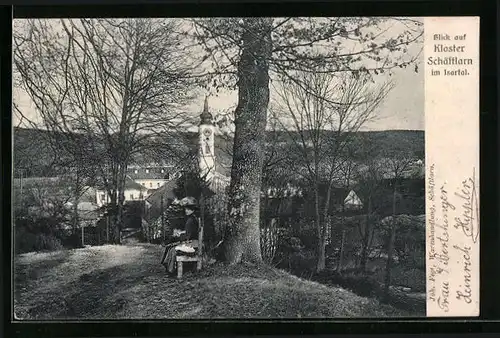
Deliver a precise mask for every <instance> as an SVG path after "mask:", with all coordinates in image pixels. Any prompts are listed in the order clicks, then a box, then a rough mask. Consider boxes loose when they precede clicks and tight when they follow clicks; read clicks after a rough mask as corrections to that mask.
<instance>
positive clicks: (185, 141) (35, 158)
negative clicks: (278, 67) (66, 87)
mask: <svg viewBox="0 0 500 338" xmlns="http://www.w3.org/2000/svg"><path fill="white" fill-rule="evenodd" d="M324 133H326V134H327V137H331V138H334V137H335V132H333V131H324ZM356 135H357V136H363V137H364V139H365V141H366V140H368V142H369V143H370V144H372V145H373V146H374V147H375V148H381V149H384V150H386V151H388V152H390V151H391V150H392V149H396V148H397V147H399V146H400V145H401V144H405V145H410V147H409V149H408V151H409V152H412V153H413V154H415V155H416V156H417V157H419V158H421V159H423V158H424V153H425V138H424V131H421V130H387V131H364V132H357V133H356ZM63 136H64V135H63ZM72 136H74V135H72ZM51 137H55V138H60V139H61V140H67V139H68V138H67V137H61V135H60V134H57V133H54V132H50V131H46V130H41V129H28V128H14V132H13V141H14V144H13V150H14V154H13V155H14V170H15V174H16V175H18V174H19V169H24V170H25V172H24V175H25V176H53V175H57V170H54V165H53V164H54V162H55V160H56V159H58V160H60V159H64V158H65V157H67V156H68V154H65V152H64V147H52V146H51V143H50V141H49V140H50V138H51ZM267 137H268V140H275V141H282V142H285V143H286V142H288V141H286V140H289V135H288V133H287V132H286V131H277V132H276V131H274V132H273V131H269V132H268V134H267ZM77 138H78V137H76V139H77ZM148 142H151V147H144V148H145V150H144V151H143V152H142V153H138V154H135V159H134V162H136V163H145V162H155V161H159V160H163V161H166V162H172V158H173V157H174V156H181V155H185V154H186V153H187V152H191V153H193V154H194V153H195V152H196V151H197V147H198V134H197V133H196V132H176V133H172V134H170V135H165V136H162V137H155V138H154V139H150V140H149V141H148ZM160 143H161V144H168V145H169V146H170V148H171V149H172V151H171V154H170V153H168V152H163V153H162V154H161V155H159V154H158V153H157V152H155V151H154V149H155V144H160ZM215 148H216V157H217V158H218V161H219V163H222V164H223V165H226V166H227V165H230V163H231V149H232V139H231V138H230V137H228V136H221V135H216V139H215ZM169 157H171V159H170V161H169Z"/></svg>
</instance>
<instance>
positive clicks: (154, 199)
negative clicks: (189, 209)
mask: <svg viewBox="0 0 500 338" xmlns="http://www.w3.org/2000/svg"><path fill="white" fill-rule="evenodd" d="M175 187H176V181H175V180H172V181H168V182H166V183H165V184H164V185H162V186H161V187H159V188H158V189H156V190H155V191H154V192H153V193H152V194H151V195H149V196H148V198H146V201H148V202H149V203H151V205H153V206H159V205H160V203H161V197H162V196H163V201H164V203H166V202H167V200H168V199H169V198H170V199H174V198H175V194H174V189H175Z"/></svg>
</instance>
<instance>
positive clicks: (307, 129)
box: [279, 73, 392, 272]
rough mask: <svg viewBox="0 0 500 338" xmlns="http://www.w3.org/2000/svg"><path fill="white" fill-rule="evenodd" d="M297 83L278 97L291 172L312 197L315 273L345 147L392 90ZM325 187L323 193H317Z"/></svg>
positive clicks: (354, 81)
mask: <svg viewBox="0 0 500 338" xmlns="http://www.w3.org/2000/svg"><path fill="white" fill-rule="evenodd" d="M300 82H301V85H298V84H296V83H290V82H284V83H283V84H282V86H281V90H279V95H280V98H281V99H282V102H283V104H282V117H283V128H286V130H287V132H288V135H289V140H290V142H291V143H292V144H294V148H295V150H296V155H295V156H293V159H294V161H295V164H296V171H297V172H301V173H302V175H303V176H304V179H305V180H306V181H307V182H308V183H309V186H310V187H312V190H313V194H314V202H313V203H314V208H315V221H316V232H317V259H318V260H317V265H316V271H317V272H319V271H321V270H323V269H324V268H325V246H326V239H327V232H328V228H327V227H328V226H329V224H328V216H329V215H330V213H331V212H333V210H331V207H330V205H331V199H332V193H333V189H334V187H335V185H336V184H342V183H344V182H342V181H343V180H345V178H340V177H339V174H341V168H343V167H345V164H346V162H349V161H350V160H351V159H350V158H349V152H348V145H349V144H350V143H351V142H353V141H354V140H353V137H354V136H355V134H356V132H357V131H359V128H361V127H362V126H363V125H364V124H365V123H366V122H367V121H369V120H370V119H372V118H373V117H374V113H375V110H376V108H377V107H378V106H379V105H380V103H381V102H382V101H383V99H384V98H385V97H386V95H387V94H388V92H389V90H390V89H391V88H392V87H391V84H390V83H385V84H382V85H381V86H371V85H369V82H368V81H367V78H366V76H365V75H362V76H353V75H350V74H347V75H344V76H341V77H338V76H333V75H331V74H311V73H303V74H302V77H300ZM332 102H336V103H332ZM286 118H288V119H289V120H290V124H289V126H287V125H286V123H287V122H286ZM351 155H352V154H351ZM339 178H340V180H339ZM325 185H326V191H325V189H322V186H325Z"/></svg>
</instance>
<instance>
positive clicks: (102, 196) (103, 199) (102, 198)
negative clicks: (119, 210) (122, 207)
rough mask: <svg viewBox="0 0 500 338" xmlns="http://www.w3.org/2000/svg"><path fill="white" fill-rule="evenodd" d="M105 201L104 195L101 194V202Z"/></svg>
mask: <svg viewBox="0 0 500 338" xmlns="http://www.w3.org/2000/svg"><path fill="white" fill-rule="evenodd" d="M105 200H106V195H105V194H101V201H103V202H104V201H105Z"/></svg>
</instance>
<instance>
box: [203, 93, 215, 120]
mask: <svg viewBox="0 0 500 338" xmlns="http://www.w3.org/2000/svg"><path fill="white" fill-rule="evenodd" d="M212 118H213V117H212V114H210V112H209V111H208V95H207V96H205V103H204V104H203V111H202V112H201V115H200V124H213V121H212Z"/></svg>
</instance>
